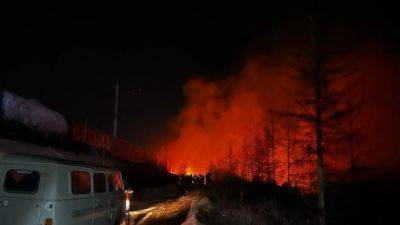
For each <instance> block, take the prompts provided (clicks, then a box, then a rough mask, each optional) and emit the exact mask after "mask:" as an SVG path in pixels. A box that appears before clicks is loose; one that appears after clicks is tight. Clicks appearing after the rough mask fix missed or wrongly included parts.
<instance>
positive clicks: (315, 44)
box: [310, 1, 327, 225]
mask: <svg viewBox="0 0 400 225" xmlns="http://www.w3.org/2000/svg"><path fill="white" fill-rule="evenodd" d="M310 33H311V50H312V57H313V60H312V64H313V65H312V72H313V76H314V82H315V83H314V87H315V89H314V99H315V103H314V112H315V118H314V119H315V135H316V140H315V148H316V149H315V150H316V153H317V176H318V206H319V220H320V224H321V225H326V224H327V222H326V209H325V182H324V155H323V146H322V143H323V138H324V133H323V130H322V125H323V124H322V123H323V120H322V105H321V102H322V86H323V84H322V83H323V76H324V74H323V71H322V68H321V66H322V62H321V56H320V49H319V38H318V36H317V35H318V33H317V31H316V24H315V18H314V9H313V2H312V1H311V5H310Z"/></svg>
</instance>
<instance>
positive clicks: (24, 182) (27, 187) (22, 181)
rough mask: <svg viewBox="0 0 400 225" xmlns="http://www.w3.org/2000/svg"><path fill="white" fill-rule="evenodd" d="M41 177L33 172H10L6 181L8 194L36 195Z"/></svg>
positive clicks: (5, 186)
mask: <svg viewBox="0 0 400 225" xmlns="http://www.w3.org/2000/svg"><path fill="white" fill-rule="evenodd" d="M39 180H40V175H39V172H37V171H32V170H15V169H13V170H9V171H8V172H7V174H6V177H5V181H4V190H5V191H6V192H18V193H35V192H36V191H37V190H38V187H39Z"/></svg>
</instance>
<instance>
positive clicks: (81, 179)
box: [71, 171, 90, 195]
mask: <svg viewBox="0 0 400 225" xmlns="http://www.w3.org/2000/svg"><path fill="white" fill-rule="evenodd" d="M71 189H72V194H75V195H79V194H89V193H90V174H89V173H88V172H84V171H72V172H71Z"/></svg>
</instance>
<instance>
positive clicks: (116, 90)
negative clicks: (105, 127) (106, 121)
mask: <svg viewBox="0 0 400 225" xmlns="http://www.w3.org/2000/svg"><path fill="white" fill-rule="evenodd" d="M118 94H119V84H118V82H117V83H116V84H115V99H114V119H113V133H112V147H111V149H112V150H115V149H116V147H117V144H116V143H117V128H118ZM104 157H105V150H104V151H103V165H104Z"/></svg>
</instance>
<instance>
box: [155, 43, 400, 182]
mask: <svg viewBox="0 0 400 225" xmlns="http://www.w3.org/2000/svg"><path fill="white" fill-rule="evenodd" d="M366 52H367V53H366ZM357 54H358V55H357V56H358V57H359V58H358V62H357V64H358V66H359V68H361V69H359V70H358V71H357V74H356V75H355V76H354V77H353V78H351V79H352V80H344V81H341V83H340V82H339V83H337V84H334V85H336V87H335V86H334V87H333V88H342V87H345V86H347V85H349V84H350V83H351V82H354V81H357V86H355V87H353V88H352V89H351V90H352V94H353V95H355V96H359V95H361V94H360V93H361V91H360V90H362V94H363V95H365V96H366V97H368V98H369V99H370V100H371V101H369V102H368V103H367V104H364V105H363V106H362V108H360V110H359V111H360V112H359V114H358V115H357V118H356V120H355V121H354V127H355V128H356V129H358V130H360V132H361V135H360V136H363V137H370V138H368V139H365V140H364V141H360V140H357V141H356V142H355V143H354V145H355V146H356V147H355V149H356V150H355V152H356V153H355V154H356V156H355V157H356V158H357V165H356V166H358V167H360V166H367V165H369V166H370V165H379V164H383V162H390V163H391V164H392V165H395V164H396V162H398V161H396V160H395V159H397V158H396V157H394V158H393V157H392V158H390V155H393V154H392V153H393V152H395V150H396V149H399V148H400V146H398V144H396V143H400V142H397V141H394V140H395V139H396V137H398V135H396V134H397V133H396V132H394V130H396V127H398V126H400V125H399V124H400V121H399V117H398V115H397V114H395V111H396V109H395V108H396V107H398V106H396V104H398V103H396V101H397V100H399V96H398V94H397V88H396V85H394V84H398V83H399V77H398V76H396V74H397V73H398V71H400V69H399V68H398V67H399V66H397V64H396V63H395V61H390V60H388V59H387V57H386V56H385V55H384V54H383V53H382V52H381V51H380V50H379V49H378V48H375V47H371V46H367V47H365V48H363V49H361V50H360V51H359V52H357ZM382 65H384V68H385V69H384V71H383V70H382V69H381V67H382ZM382 72H384V74H385V76H386V77H387V79H386V80H391V83H390V84H391V85H385V84H384V81H383V80H380V78H379V76H377V74H381V73H382ZM295 74H296V71H295V70H293V69H292V68H290V67H282V66H277V65H276V64H272V63H269V60H268V58H266V57H254V58H252V59H250V60H248V62H247V63H246V65H245V66H244V67H243V69H242V70H241V71H240V72H239V73H238V74H234V75H232V76H229V77H228V78H226V79H224V80H219V81H212V82H211V81H206V80H204V79H201V78H194V79H192V80H190V81H189V82H188V83H187V84H186V85H185V86H184V89H183V90H184V94H185V96H186V103H185V107H184V108H183V110H182V111H181V112H180V113H179V115H178V116H177V117H176V118H175V120H174V121H173V122H172V126H171V132H172V133H174V134H177V137H176V139H174V140H172V141H170V142H168V143H167V146H168V162H167V167H168V170H169V171H171V172H172V173H174V174H200V173H201V174H205V173H207V172H212V171H215V170H220V171H224V172H226V173H231V174H234V175H237V176H240V177H242V178H244V179H247V180H254V179H261V180H263V181H267V180H270V181H271V180H275V181H276V182H277V183H278V184H284V183H285V182H287V181H288V180H290V184H291V185H292V186H296V187H300V188H304V189H309V188H311V189H312V187H313V186H314V185H315V179H316V162H315V155H314V154H312V152H311V153H310V149H312V148H313V142H314V137H313V135H312V131H313V130H312V129H313V127H312V126H311V125H310V123H306V122H301V121H288V119H287V117H282V116H281V117H279V115H276V114H273V113H271V112H270V111H269V109H272V110H273V111H277V112H287V111H290V112H295V113H303V112H304V108H302V107H300V106H299V104H298V102H296V99H295V98H296V97H297V96H296V97H293V95H291V94H290V93H294V90H298V89H299V86H298V84H297V83H296V82H295V81H294V79H292V77H293V75H295ZM379 85H381V86H379ZM381 90H385V93H387V95H388V96H391V97H392V98H394V96H396V98H395V99H393V101H391V102H389V103H390V104H391V105H390V107H393V108H390V107H387V105H386V103H387V102H386V103H385V102H384V101H381V100H379V96H380V95H381V94H382V93H381ZM298 97H299V98H301V97H302V96H298ZM374 98H376V99H374ZM396 99H397V100H396ZM338 107H343V106H338ZM397 110H398V109H397ZM382 113H385V115H383V114H382ZM387 116H389V117H390V119H391V123H382V122H379V120H378V119H376V118H384V117H387ZM363 121H368V123H365V122H363ZM288 124H289V125H288ZM290 124H292V125H290ZM293 124H294V125H293ZM376 130H379V131H380V132H383V133H384V134H385V135H386V137H385V136H383V134H379V135H377V133H376V132H375V131H376ZM327 133H329V131H327ZM390 138H393V140H389V139H390ZM288 140H289V141H288ZM385 140H389V141H388V142H385ZM330 141H331V140H330V139H326V143H324V145H325V146H326V153H325V155H326V157H325V164H326V168H327V171H328V172H337V173H340V172H343V171H348V170H349V168H350V164H349V153H348V145H347V143H346V142H345V141H342V142H339V143H335V144H332V143H334V142H332V143H331V142H330ZM288 146H289V147H288ZM380 146H384V147H383V148H382V147H380ZM288 149H289V154H290V156H289V174H290V177H289V179H288V154H287V153H288ZM383 151H385V152H383ZM159 152H160V153H159V156H158V158H163V155H164V153H165V152H164V148H161V149H160V151H159Z"/></svg>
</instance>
